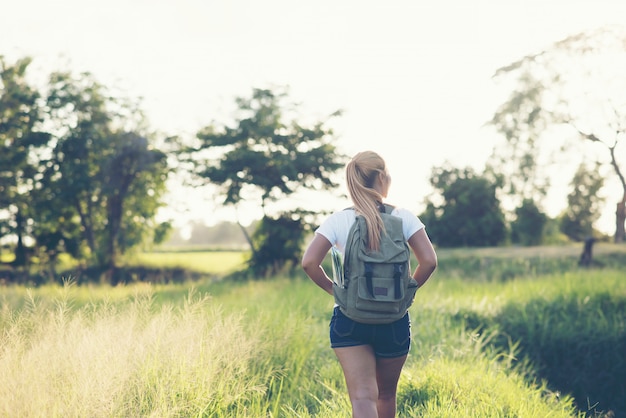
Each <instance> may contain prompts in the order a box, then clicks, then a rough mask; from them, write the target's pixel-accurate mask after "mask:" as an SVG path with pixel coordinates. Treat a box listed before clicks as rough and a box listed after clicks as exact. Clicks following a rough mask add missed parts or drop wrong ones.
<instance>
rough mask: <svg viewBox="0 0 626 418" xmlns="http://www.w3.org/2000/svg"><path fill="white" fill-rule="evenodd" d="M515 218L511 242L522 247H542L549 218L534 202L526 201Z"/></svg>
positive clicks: (516, 212) (512, 224) (512, 225)
mask: <svg viewBox="0 0 626 418" xmlns="http://www.w3.org/2000/svg"><path fill="white" fill-rule="evenodd" d="M515 216H516V218H515V220H514V221H513V222H511V242H513V243H514V244H521V245H540V244H542V243H543V242H544V235H545V234H544V229H545V227H546V224H547V223H548V216H547V215H546V214H544V213H543V212H541V210H540V209H539V207H537V204H536V203H535V202H534V201H532V200H529V199H526V200H524V201H523V202H522V205H521V206H520V207H518V208H517V209H516V210H515Z"/></svg>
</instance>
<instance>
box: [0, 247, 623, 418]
mask: <svg viewBox="0 0 626 418" xmlns="http://www.w3.org/2000/svg"><path fill="white" fill-rule="evenodd" d="M530 251H534V252H530ZM625 253H626V251H623V247H619V248H617V247H612V246H611V247H606V248H604V250H603V249H600V248H599V251H598V257H597V262H596V265H595V266H594V267H592V268H590V269H582V268H578V267H577V266H576V256H577V254H576V252H575V251H573V250H572V251H571V254H570V250H569V249H561V250H555V251H554V253H551V252H550V251H547V249H536V250H518V249H509V250H499V249H492V250H486V249H485V250H480V251H473V250H465V251H456V252H441V254H440V269H439V271H438V272H436V274H435V276H433V278H432V279H431V281H430V282H429V283H428V284H427V285H426V286H425V287H423V288H422V289H420V291H419V292H418V294H417V296H416V301H415V304H414V305H413V307H412V308H411V317H412V334H413V338H412V346H411V353H410V355H409V360H408V361H407V365H406V367H405V371H404V372H403V375H402V377H401V381H400V385H399V396H398V416H399V417H533V418H535V417H592V416H593V417H607V418H608V417H618V418H619V417H624V416H626V382H625V379H624V376H626V354H625V353H626V325H625V321H626V319H625V318H626V280H625V279H626V277H625V274H624V271H625V269H624V268H623V266H624V265H625V264H623V263H624V254H625ZM195 256H197V255H195ZM172 257H173V256H172ZM203 257H204V260H206V263H205V264H203V266H204V267H203V268H204V269H205V271H206V272H207V273H210V274H209V275H208V276H207V277H209V276H210V277H211V278H207V279H204V280H199V281H194V282H185V283H169V284H149V283H139V282H138V283H131V284H128V285H123V286H122V285H120V286H115V287H111V286H106V285H94V284H91V285H80V286H78V285H76V284H73V283H72V281H71V279H69V280H66V283H65V285H64V286H55V285H44V286H40V287H35V288H27V287H24V286H11V285H6V286H4V287H3V288H2V296H1V299H0V301H1V303H2V310H1V312H0V330H1V340H0V370H2V374H3V376H2V379H1V380H0V400H2V402H0V416H7V417H85V416H89V417H339V418H341V417H349V416H350V412H349V411H350V408H349V401H348V398H347V394H346V390H345V384H344V381H343V376H342V374H341V369H340V367H339V365H338V363H337V361H336V359H335V357H334V354H333V353H332V350H331V349H330V348H329V346H328V335H327V334H328V321H329V319H330V313H331V309H332V304H333V301H332V298H330V297H329V296H327V295H326V294H325V293H323V292H322V291H320V290H319V289H318V288H317V287H316V286H315V285H314V284H313V283H312V282H310V281H309V280H307V279H305V278H304V277H303V276H301V275H298V276H297V277H292V278H287V277H275V278H272V279H268V280H263V281H232V280H229V279H227V278H224V279H221V280H216V279H215V278H214V274H213V273H214V271H213V270H214V269H215V268H219V269H225V270H224V271H233V270H234V269H235V268H236V265H237V263H240V260H241V259H239V261H237V257H236V256H234V255H233V258H232V259H230V260H231V262H232V263H233V265H231V266H230V267H229V268H226V267H225V264H227V263H226V261H225V260H227V259H229V258H227V257H226V256H225V254H204V255H203ZM183 258H184V257H183ZM162 259H163V260H165V257H162ZM181 260H182V258H181ZM181 262H182V263H183V264H184V262H183V261H181ZM214 263H215V265H213V264H214ZM174 264H176V265H179V264H178V263H174ZM200 264H202V263H200ZM212 265H213V267H212Z"/></svg>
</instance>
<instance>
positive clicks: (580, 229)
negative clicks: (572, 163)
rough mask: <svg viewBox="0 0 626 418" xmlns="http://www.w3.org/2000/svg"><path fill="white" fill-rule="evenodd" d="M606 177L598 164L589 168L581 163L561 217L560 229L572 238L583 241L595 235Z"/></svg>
mask: <svg viewBox="0 0 626 418" xmlns="http://www.w3.org/2000/svg"><path fill="white" fill-rule="evenodd" d="M603 185H604V178H603V177H602V176H601V175H600V171H599V167H598V164H597V163H596V167H594V168H593V169H589V168H588V167H587V166H586V165H585V164H580V165H579V166H578V170H577V171H576V174H575V175H574V178H573V179H572V182H571V187H572V190H571V192H570V193H569V195H568V196H567V208H566V209H565V212H564V213H563V216H562V217H561V224H560V229H561V231H562V232H563V233H564V234H565V235H567V236H568V237H569V238H570V239H573V240H576V241H583V240H585V239H586V238H589V237H592V236H594V228H593V224H594V222H595V221H597V220H598V218H599V217H600V209H601V206H602V203H603V200H604V199H603V198H602V197H601V196H600V195H599V192H600V190H601V189H602V186H603Z"/></svg>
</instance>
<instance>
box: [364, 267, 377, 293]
mask: <svg viewBox="0 0 626 418" xmlns="http://www.w3.org/2000/svg"><path fill="white" fill-rule="evenodd" d="M373 276H374V265H373V264H372V263H365V283H366V285H367V291H368V292H369V293H370V296H371V297H372V298H373V299H376V296H375V295H374V283H373V282H372V277H373Z"/></svg>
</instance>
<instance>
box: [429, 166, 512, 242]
mask: <svg viewBox="0 0 626 418" xmlns="http://www.w3.org/2000/svg"><path fill="white" fill-rule="evenodd" d="M430 183H431V185H432V186H433V188H434V189H435V191H436V193H437V195H438V196H434V197H431V198H430V200H429V201H427V206H426V211H425V212H424V214H422V215H420V218H422V220H423V221H424V223H426V224H427V225H428V232H429V235H430V236H431V239H432V240H433V242H434V243H435V244H437V245H440V246H442V247H461V246H470V247H485V246H495V245H499V244H501V243H503V242H504V240H505V238H506V224H505V221H504V214H503V212H502V210H501V208H500V201H499V200H498V198H497V197H496V190H497V188H498V187H500V184H497V183H494V182H493V181H491V180H489V179H488V178H487V177H485V176H480V175H477V174H476V173H475V172H474V171H473V170H472V169H471V168H465V169H458V168H452V167H450V166H448V165H444V166H443V167H434V168H433V170H432V173H431V176H430ZM437 200H439V201H440V203H439V204H437V203H436V202H435V201H437Z"/></svg>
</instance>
